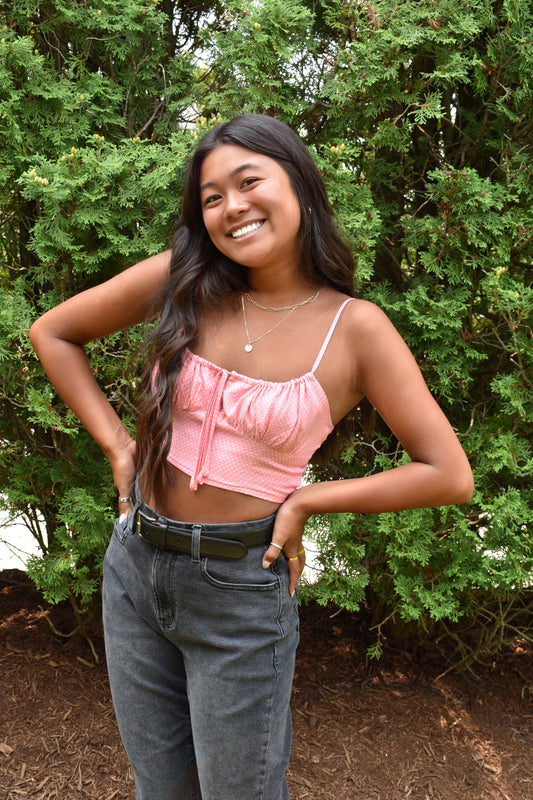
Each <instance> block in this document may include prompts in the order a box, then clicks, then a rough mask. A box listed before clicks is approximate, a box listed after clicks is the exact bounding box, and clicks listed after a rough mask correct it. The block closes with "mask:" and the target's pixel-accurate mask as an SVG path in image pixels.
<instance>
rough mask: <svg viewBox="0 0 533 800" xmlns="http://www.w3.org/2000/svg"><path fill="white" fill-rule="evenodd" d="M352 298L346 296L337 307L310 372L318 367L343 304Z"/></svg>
mask: <svg viewBox="0 0 533 800" xmlns="http://www.w3.org/2000/svg"><path fill="white" fill-rule="evenodd" d="M353 299H354V298H353V297H348V299H347V300H345V301H344V303H342V305H341V306H340V307H339V309H338V310H337V313H336V314H335V318H334V320H333V322H332V323H331V325H330V328H329V331H328V332H327V334H326V338H325V339H324V341H323V343H322V347H321V348H320V353H319V354H318V355H317V357H316V361H315V363H314V364H313V367H312V369H311V372H314V371H315V369H316V368H317V367H318V365H319V364H320V362H321V361H322V356H323V355H324V353H325V351H326V347H327V346H328V344H329V340H330V339H331V337H332V336H333V332H334V330H335V328H336V327H337V322H338V321H339V317H340V315H341V314H342V310H343V308H344V306H345V305H347V304H348V303H349V302H350V300H353Z"/></svg>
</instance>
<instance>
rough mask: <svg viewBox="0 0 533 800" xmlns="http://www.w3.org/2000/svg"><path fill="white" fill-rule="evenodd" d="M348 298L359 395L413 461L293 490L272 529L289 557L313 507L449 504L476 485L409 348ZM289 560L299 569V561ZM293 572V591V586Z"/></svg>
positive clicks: (384, 321) (376, 314)
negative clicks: (376, 471)
mask: <svg viewBox="0 0 533 800" xmlns="http://www.w3.org/2000/svg"><path fill="white" fill-rule="evenodd" d="M350 305H352V304H350ZM350 305H349V306H348V307H347V309H346V311H347V312H348V311H350V312H351V314H350V320H349V323H348V326H347V328H348V341H349V344H348V345H347V347H349V348H351V351H352V352H353V353H354V355H355V374H356V376H357V389H356V394H358V395H359V396H360V395H364V396H366V397H367V398H368V400H369V401H370V402H371V403H372V405H373V406H374V407H375V408H376V409H377V411H378V412H379V414H380V415H381V416H382V417H383V419H384V420H385V422H386V423H387V425H388V426H389V428H390V429H391V430H392V432H393V433H394V434H395V436H396V437H397V438H398V439H399V441H400V442H401V443H402V445H403V447H404V448H405V450H406V451H407V453H408V455H409V457H410V459H411V462H410V463H408V464H403V465H401V466H399V467H396V468H394V469H391V470H388V471H386V472H382V473H378V474H375V475H369V476H367V477H364V478H352V479H346V480H340V481H327V482H323V483H313V484H310V485H308V486H304V487H302V488H301V489H297V490H296V491H295V492H294V493H293V494H292V495H291V496H290V497H289V498H288V499H287V500H286V501H285V503H284V504H283V505H282V506H281V508H280V509H279V511H278V517H277V520H276V529H275V531H274V536H273V541H275V542H277V543H278V544H280V545H283V546H284V549H285V553H286V555H288V556H289V557H294V556H295V555H296V553H297V552H298V551H299V550H300V549H301V537H302V534H303V528H304V525H305V522H306V521H307V519H308V518H309V517H310V516H311V515H312V514H317V513H335V512H356V513H361V514H378V513H382V512H385V511H400V510H403V509H408V508H419V507H423V506H437V505H450V504H453V503H462V502H464V501H466V500H468V499H469V498H470V497H471V495H472V491H473V479H472V471H471V469H470V465H469V463H468V460H467V458H466V455H465V453H464V451H463V449H462V447H461V445H460V443H459V441H458V439H457V437H456V435H455V433H454V431H453V429H452V427H451V425H450V424H449V422H448V420H447V419H446V417H445V416H444V414H443V413H442V411H441V410H440V408H439V406H438V405H437V403H436V402H435V400H434V399H433V397H432V396H431V394H430V392H429V390H428V388H427V386H426V384H425V382H424V380H423V378H422V375H421V373H420V370H419V368H418V366H417V364H416V362H415V360H414V358H413V356H412V354H411V352H410V350H409V348H408V347H407V345H406V344H405V342H404V341H403V339H402V338H401V336H400V335H399V334H398V332H397V331H396V329H395V328H394V326H393V325H392V323H391V322H390V320H389V319H388V318H387V317H386V315H385V314H383V312H382V311H380V310H379V309H378V308H377V307H376V306H374V305H373V304H371V303H361V302H359V303H357V304H355V303H354V304H353V306H354V308H353V309H350ZM289 551H290V552H289ZM275 557H276V549H275V548H270V549H269V550H268V551H267V553H266V555H265V560H266V561H267V562H270V561H272V560H274V558H275ZM289 566H292V567H293V571H294V575H296V573H297V570H298V563H297V562H290V563H289ZM300 566H301V565H300ZM294 575H292V576H291V577H292V578H293V581H294V586H292V581H291V591H292V589H293V588H295V586H296V581H295V580H294Z"/></svg>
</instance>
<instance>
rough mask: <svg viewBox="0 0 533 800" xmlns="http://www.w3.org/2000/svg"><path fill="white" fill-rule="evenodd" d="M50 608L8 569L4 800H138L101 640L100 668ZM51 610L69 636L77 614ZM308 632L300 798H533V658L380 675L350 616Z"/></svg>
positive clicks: (521, 654) (302, 669) (382, 668)
mask: <svg viewBox="0 0 533 800" xmlns="http://www.w3.org/2000/svg"><path fill="white" fill-rule="evenodd" d="M40 605H41V606H43V607H45V608H48V607H46V604H43V602H42V599H41V598H40V596H39V594H38V593H37V592H36V591H35V590H34V589H33V588H32V586H31V584H28V583H27V582H25V575H24V573H21V572H18V571H16V570H10V571H6V572H3V573H0V679H1V681H0V800H22V799H23V798H32V799H33V800H49V799H50V800H51V798H60V799H61V800H133V783H132V778H131V773H130V770H129V767H128V764H127V761H126V758H125V756H124V753H123V751H122V747H121V744H120V740H119V737H118V733H117V729H116V725H115V720H114V715H113V708H112V705H111V699H110V695H109V687H108V684H107V678H106V670H105V664H104V657H103V652H102V647H101V642H96V643H95V646H96V650H97V653H98V655H99V656H100V662H99V663H98V664H96V663H95V662H94V659H93V656H92V653H91V650H90V648H89V647H88V645H87V643H86V642H84V641H83V640H81V639H80V638H72V639H61V638H59V637H57V636H56V635H55V634H54V632H53V631H52V629H51V627H50V626H49V624H48V623H47V621H46V619H45V617H44V613H43V611H42V610H40V608H39V606H40ZM50 613H51V618H52V619H53V621H54V624H55V625H56V626H57V627H58V628H59V629H62V630H65V631H66V630H68V629H69V626H70V625H71V617H70V610H69V609H68V608H55V609H53V610H52V611H51V612H50ZM301 627H302V642H301V645H300V650H299V656H298V661H297V670H296V680H295V685H294V698H293V718H294V747H293V757H292V761H291V766H290V771H289V783H290V787H291V798H292V799H293V800H304V798H307V800H404V799H405V798H410V799H411V800H533V654H532V653H531V651H528V650H526V649H521V648H519V647H518V648H515V649H514V650H513V651H512V652H511V651H509V652H506V653H505V654H504V655H502V656H501V657H499V658H498V660H497V662H496V663H495V664H494V665H493V666H492V668H491V669H480V670H479V672H478V680H474V679H473V678H472V677H471V676H467V675H460V674H455V673H448V674H447V675H445V676H444V677H440V678H439V677H438V676H439V674H440V673H441V672H442V671H443V667H444V666H445V665H444V664H443V662H442V661H441V660H440V659H438V658H437V657H436V656H429V655H427V654H421V653H420V652H418V651H415V652H411V653H406V652H403V653H400V652H393V653H388V654H386V655H385V656H384V657H383V659H382V660H381V661H380V662H379V663H378V664H377V665H376V664H373V665H368V664H367V663H366V661H365V655H364V647H362V646H361V644H360V635H359V633H358V630H357V621H356V620H355V619H354V618H353V617H350V616H349V615H344V614H338V615H336V616H334V617H333V618H332V615H331V613H330V612H328V611H326V610H325V609H322V608H319V607H317V606H314V605H310V606H306V607H304V608H302V626H301ZM235 800H247V799H246V798H235Z"/></svg>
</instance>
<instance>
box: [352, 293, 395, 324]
mask: <svg viewBox="0 0 533 800" xmlns="http://www.w3.org/2000/svg"><path fill="white" fill-rule="evenodd" d="M344 317H345V320H346V324H347V325H349V326H350V328H353V330H354V331H358V332H363V331H365V330H367V331H373V330H376V328H378V329H379V328H381V327H382V326H383V325H386V326H387V327H388V326H389V325H392V323H391V321H390V320H389V318H388V316H387V315H386V314H385V312H384V311H382V310H381V308H379V306H377V305H376V304H375V303H372V302H370V300H362V299H361V298H360V297H353V298H352V300H351V302H350V303H347V304H346V308H345V310H344Z"/></svg>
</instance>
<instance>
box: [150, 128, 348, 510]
mask: <svg viewBox="0 0 533 800" xmlns="http://www.w3.org/2000/svg"><path fill="white" fill-rule="evenodd" d="M223 144H234V145H238V146H240V147H244V148H246V149H248V150H252V151H254V152H256V153H261V154H262V155H265V156H269V157H270V158H272V159H274V160H275V161H277V162H278V164H280V166H282V167H283V169H284V170H285V172H286V173H287V175H288V176H289V179H290V182H291V186H292V188H293V190H294V193H295V195H296V197H297V199H298V203H299V205H300V218H301V222H300V258H299V267H300V271H301V274H302V276H303V277H304V278H305V279H306V280H307V281H308V282H309V283H310V284H312V285H315V286H316V285H327V286H331V287H333V288H334V289H337V290H338V291H339V292H342V293H344V294H348V295H350V296H353V271H354V264H353V259H352V255H351V252H350V248H349V246H348V245H347V243H346V242H345V241H344V239H343V238H342V236H341V235H340V233H339V231H338V230H337V228H336V226H335V224H334V222H333V217H332V212H331V208H330V206H329V201H328V198H327V194H326V189H325V186H324V182H323V180H322V177H321V175H320V173H319V171H318V169H317V167H316V164H315V162H314V161H313V159H312V157H311V155H310V153H309V151H308V149H307V147H306V146H305V144H304V143H303V141H302V139H301V138H300V137H299V136H298V135H297V134H296V133H295V132H294V131H293V130H292V129H291V128H289V127H288V126H287V125H285V123H283V122H281V121H280V120H278V119H275V118H273V117H268V116H262V115H259V114H245V115H243V116H240V117H236V118H235V119H233V120H231V121H230V122H226V123H224V124H223V125H219V126H217V127H215V128H213V129H212V130H210V131H209V132H208V133H207V134H206V135H205V136H204V137H203V139H202V140H201V141H200V143H199V144H198V147H197V149H196V151H195V152H194V155H193V156H192V158H191V161H190V163H189V166H188V169H187V173H186V177H185V186H184V191H183V201H182V207H181V215H180V217H179V220H178V222H177V226H176V231H175V235H174V241H173V247H172V256H171V263H170V276H169V279H168V281H167V282H166V284H165V286H164V287H163V289H162V290H161V292H160V293H159V296H158V297H157V299H156V305H155V309H156V313H157V317H158V322H157V325H156V326H155V328H154V330H153V332H152V334H151V336H150V338H149V340H148V342H147V345H148V356H147V361H146V368H145V371H144V374H143V396H142V399H141V403H140V407H139V414H138V419H137V447H138V458H139V480H140V484H141V490H142V491H143V493H145V494H146V493H147V494H148V495H150V496H151V497H153V498H155V499H156V500H159V501H161V499H162V498H163V497H164V494H165V487H166V486H167V485H168V484H169V483H171V482H172V474H171V470H170V467H169V466H168V462H167V454H168V451H169V447H170V441H171V435H172V397H173V389H174V386H175V384H176V380H177V378H178V376H179V372H180V369H181V356H182V352H183V349H184V347H185V346H186V345H188V344H189V343H190V342H192V341H193V340H194V338H195V336H196V333H197V318H198V313H199V311H201V310H202V309H208V308H211V307H213V306H215V305H216V304H218V303H219V302H220V300H221V298H224V297H228V296H229V295H231V294H233V293H235V292H242V291H243V290H244V289H246V288H247V272H246V269H245V268H244V267H243V266H241V265H240V264H237V263H235V262H234V261H232V260H231V259H229V258H227V257H226V256H224V255H223V254H222V253H221V252H220V251H219V250H217V249H216V247H215V246H214V245H213V243H212V241H211V239H210V238H209V235H208V233H207V230H206V228H205V225H204V222H203V218H202V206H201V200H200V171H201V168H202V163H203V161H204V159H205V157H206V156H207V155H208V154H209V153H211V152H212V151H213V150H214V149H215V148H216V147H219V146H220V145H223Z"/></svg>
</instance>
